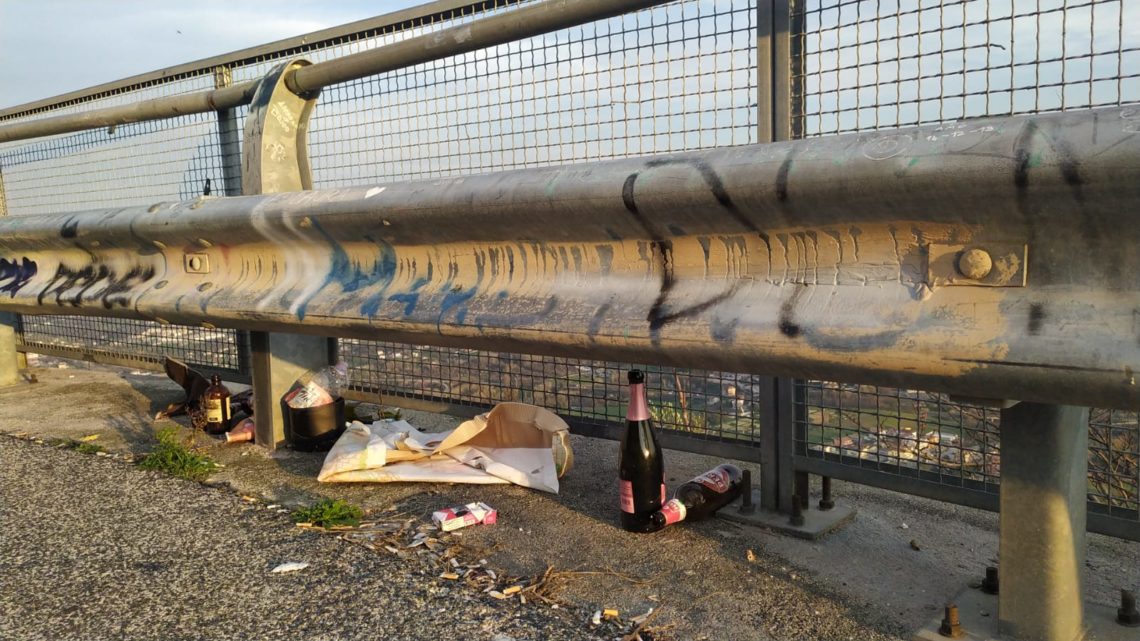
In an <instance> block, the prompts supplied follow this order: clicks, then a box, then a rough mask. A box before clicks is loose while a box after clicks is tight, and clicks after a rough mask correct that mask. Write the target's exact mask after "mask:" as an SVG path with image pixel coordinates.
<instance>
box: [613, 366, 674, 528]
mask: <svg viewBox="0 0 1140 641" xmlns="http://www.w3.org/2000/svg"><path fill="white" fill-rule="evenodd" d="M618 482H619V485H620V495H621V526H622V528H624V529H626V530H629V531H630V532H652V531H654V530H658V529H660V527H659V526H658V525H657V524H656V523H655V522H654V521H653V515H654V514H655V513H657V511H658V510H660V509H661V504H662V503H664V502H665V466H664V462H663V460H662V457H661V447H660V446H659V445H658V444H657V435H656V434H655V433H654V432H653V423H651V422H650V419H649V404H648V402H646V400H645V374H643V373H642V372H641V371H640V370H636V369H635V370H630V372H629V411H628V413H627V414H626V429H625V434H624V435H623V436H622V438H621V462H620V464H619V468H618Z"/></svg>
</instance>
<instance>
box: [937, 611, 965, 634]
mask: <svg viewBox="0 0 1140 641" xmlns="http://www.w3.org/2000/svg"><path fill="white" fill-rule="evenodd" d="M938 634H941V635H942V636H944V637H950V638H951V639H958V638H961V637H962V624H961V622H959V621H958V606H956V605H954V604H953V603H951V604H949V605H947V606H946V615H945V616H943V617H942V626H941V627H939V628H938Z"/></svg>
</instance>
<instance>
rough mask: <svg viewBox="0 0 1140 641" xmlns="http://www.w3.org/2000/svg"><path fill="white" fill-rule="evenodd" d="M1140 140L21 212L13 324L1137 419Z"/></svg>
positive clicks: (968, 142)
mask: <svg viewBox="0 0 1140 641" xmlns="http://www.w3.org/2000/svg"><path fill="white" fill-rule="evenodd" d="M1138 130H1140V112H1137V110H1135V109H1130V108H1108V109H1098V110H1090V111H1084V112H1067V113H1061V114H1049V115H1042V116H1026V117H1017V118H998V119H989V120H976V121H968V122H965V123H957V124H945V125H931V126H926V127H918V128H910V129H902V130H896V131H877V132H869V133H862V134H852V135H845V136H836V137H832V138H821V139H813V140H800V141H789V142H780V143H772V144H767V145H750V146H741V147H732V148H725V149H716V150H709V151H703V152H696V153H686V154H674V155H666V156H656V157H647V158H631V159H623V160H614V161H606V162H599V163H591V164H584V165H576V166H574V165H572V166H566V167H544V168H537V169H525V170H518V171H510V172H502V173H497V174H483V175H476V176H464V177H456V178H447V179H439V180H426V181H415V182H404V183H389V184H379V185H364V186H360V187H353V188H342V189H329V190H321V191H299V192H293V193H280V194H271V195H263V196H243V197H240V198H205V199H199V200H196V201H191V202H185V203H154V204H153V205H151V206H149V207H134V208H120V209H113V210H106V211H93V212H90V211H89V212H82V213H74V214H61V215H46V216H34V217H8V218H7V219H0V261H5V262H3V263H0V265H6V267H5V268H4V272H3V275H0V290H2V291H3V293H4V294H6V295H5V296H2V297H0V310H4V311H14V312H26V313H59V314H92V315H103V316H122V317H131V318H143V319H150V320H156V319H161V320H165V321H168V322H175V323H182V324H200V323H209V324H211V325H213V326H217V327H232V328H236V329H250V330H258V331H282V332H287V333H301V334H323V335H326V336H329V335H331V336H338V337H351V338H362V339H380V340H391V341H403V342H412V343H428V344H434V345H441V346H457V347H466V348H481V349H489V350H493V351H512V352H526V353H535V354H549V355H556V356H569V357H575V358H601V359H607V360H622V359H632V360H635V361H638V362H653V363H659V364H663V365H673V366H681V367H701V368H704V369H722V370H725V371H751V372H766V373H770V374H773V375H781V376H795V377H800V378H817V379H823V380H838V381H857V382H860V383H863V384H879V385H886V386H891V387H901V388H904V389H925V390H930V391H937V392H946V393H951V394H958V395H962V396H974V397H993V398H1013V399H1023V400H1025V401H1030V402H1051V403H1064V404H1071V405H1089V406H1097V407H1106V408H1110V407H1135V406H1137V405H1140V386H1138V385H1136V383H1135V372H1136V371H1137V370H1140V333H1138V332H1140V325H1138V324H1137V318H1140V308H1138V307H1137V304H1136V301H1137V299H1138V297H1140V254H1137V252H1136V251H1135V247H1137V246H1140V226H1138V225H1136V224H1135V221H1134V217H1135V214H1134V212H1135V211H1137V209H1140V136H1137V135H1136V132H1137V131H1138ZM974 250H979V251H982V252H984V253H986V254H987V255H988V257H989V259H990V260H989V261H988V264H989V271H988V272H986V273H984V274H983V273H982V272H983V271H984V270H983V269H982V268H981V267H979V265H982V264H984V263H986V262H987V261H981V260H980V261H974V262H971V261H964V260H963V259H964V258H965V257H967V256H972V257H974V258H977V256H976V253H977V252H975V251H974ZM195 266H197V267H195ZM204 266H208V267H209V269H203V267H204Z"/></svg>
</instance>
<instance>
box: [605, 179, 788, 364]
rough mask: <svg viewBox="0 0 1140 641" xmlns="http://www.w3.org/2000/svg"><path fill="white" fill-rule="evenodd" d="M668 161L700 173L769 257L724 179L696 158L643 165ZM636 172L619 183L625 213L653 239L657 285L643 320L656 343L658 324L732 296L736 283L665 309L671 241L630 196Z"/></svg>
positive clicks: (670, 278) (670, 279)
mask: <svg viewBox="0 0 1140 641" xmlns="http://www.w3.org/2000/svg"><path fill="white" fill-rule="evenodd" d="M670 164H680V165H688V166H690V167H692V168H693V169H695V170H696V171H697V172H698V173H700V175H701V177H702V178H703V179H704V181H705V183H706V184H707V185H708V187H709V190H710V191H711V192H712V194H713V196H714V197H715V198H716V200H717V202H718V203H719V204H720V205H721V206H722V207H724V208H725V209H726V210H727V211H728V212H729V213H731V214H732V216H733V217H734V218H735V219H736V220H737V221H738V222H740V223H741V224H743V225H744V226H745V227H746V228H747V229H749V230H751V231H753V232H755V233H756V234H758V235H759V237H760V239H761V240H763V241H764V244H765V245H768V246H769V252H768V255H769V261H771V251H770V248H771V246H770V245H769V239H768V235H767V234H765V233H764V232H762V231H760V230H759V229H758V228H757V227H756V225H755V224H754V223H753V222H752V221H751V220H748V218H746V217H745V216H744V215H743V214H742V213H741V212H740V210H739V209H737V207H736V204H735V203H734V202H733V201H732V198H731V197H730V196H729V195H728V192H727V191H726V190H725V188H724V183H723V182H722V181H721V179H720V176H718V175H717V174H716V172H715V171H713V169H712V167H710V166H709V165H708V164H707V163H705V162H704V161H703V160H701V159H700V158H678V159H666V160H655V161H649V162H648V163H646V168H647V169H652V168H654V167H661V166H663V165H670ZM638 176H640V172H636V171H635V172H633V173H632V174H630V175H629V176H628V177H626V179H625V184H624V185H623V186H622V191H621V197H622V202H623V203H624V204H625V208H626V209H627V210H628V211H629V213H631V214H633V216H634V218H636V219H637V221H638V222H639V223H640V224H641V226H642V228H643V229H645V231H646V232H647V233H648V234H649V236H650V238H652V239H653V251H654V254H656V255H657V256H658V262H659V263H660V266H661V285H660V287H659V289H658V292H657V300H656V301H654V303H653V307H652V308H651V309H650V310H649V314H648V316H647V318H646V320H648V321H649V336H650V340H651V341H652V342H653V344H654V345H656V344H658V342H659V341H660V340H661V328H662V327H664V326H665V325H668V324H669V323H672V322H673V321H675V320H678V319H681V318H686V317H691V316H696V315H697V314H700V313H702V312H704V311H706V310H709V309H712V308H713V307H715V306H717V305H719V304H720V303H721V302H723V301H725V300H727V299H729V298H731V297H732V296H734V295H735V294H736V291H737V289H738V287H739V285H740V283H739V282H734V283H732V285H731V286H729V288H728V289H727V290H726V291H723V292H721V293H719V294H717V295H715V296H712V297H710V298H708V299H706V300H704V301H702V302H700V303H697V304H694V305H688V306H685V307H682V308H680V309H676V310H671V309H669V305H668V299H669V293H670V292H671V291H672V290H673V287H674V285H675V284H676V279H675V277H674V276H673V242H672V241H671V240H668V239H667V238H666V237H665V234H663V233H662V232H661V231H660V230H659V229H658V228H657V225H656V223H655V222H654V221H652V220H651V219H649V217H647V216H646V215H645V214H644V213H643V212H642V211H641V210H640V209H638V207H637V202H636V201H635V200H634V185H635V184H636V183H637V178H638ZM769 269H771V264H769ZM667 310H668V311H667ZM733 329H735V326H733ZM731 335H732V332H731V331H730V332H728V333H727V334H723V336H724V337H725V338H728V339H731Z"/></svg>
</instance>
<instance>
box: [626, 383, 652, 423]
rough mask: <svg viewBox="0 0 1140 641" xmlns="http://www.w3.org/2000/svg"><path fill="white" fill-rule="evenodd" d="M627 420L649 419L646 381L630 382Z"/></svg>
mask: <svg viewBox="0 0 1140 641" xmlns="http://www.w3.org/2000/svg"><path fill="white" fill-rule="evenodd" d="M626 420H629V421H648V420H649V404H648V403H647V402H646V401H645V383H630V385H629V411H628V412H627V413H626Z"/></svg>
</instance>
